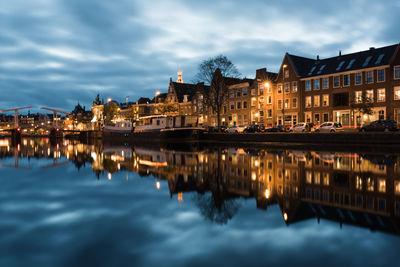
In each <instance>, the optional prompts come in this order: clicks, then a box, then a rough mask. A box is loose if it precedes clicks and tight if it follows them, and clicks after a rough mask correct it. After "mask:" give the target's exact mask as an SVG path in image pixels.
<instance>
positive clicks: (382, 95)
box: [377, 88, 386, 102]
mask: <svg viewBox="0 0 400 267" xmlns="http://www.w3.org/2000/svg"><path fill="white" fill-rule="evenodd" d="M385 101H386V90H385V89H384V88H383V89H378V98H377V102H385Z"/></svg>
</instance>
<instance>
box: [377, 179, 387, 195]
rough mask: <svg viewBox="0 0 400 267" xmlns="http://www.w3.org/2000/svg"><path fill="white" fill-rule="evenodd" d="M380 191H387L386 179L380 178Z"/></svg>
mask: <svg viewBox="0 0 400 267" xmlns="http://www.w3.org/2000/svg"><path fill="white" fill-rule="evenodd" d="M378 191H379V192H380V193H386V180H385V179H378Z"/></svg>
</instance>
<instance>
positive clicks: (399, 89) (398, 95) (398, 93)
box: [394, 86, 400, 100]
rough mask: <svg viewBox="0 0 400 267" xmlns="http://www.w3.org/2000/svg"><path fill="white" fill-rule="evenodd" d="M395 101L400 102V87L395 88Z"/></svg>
mask: <svg viewBox="0 0 400 267" xmlns="http://www.w3.org/2000/svg"><path fill="white" fill-rule="evenodd" d="M394 100H400V86H398V87H395V88H394Z"/></svg>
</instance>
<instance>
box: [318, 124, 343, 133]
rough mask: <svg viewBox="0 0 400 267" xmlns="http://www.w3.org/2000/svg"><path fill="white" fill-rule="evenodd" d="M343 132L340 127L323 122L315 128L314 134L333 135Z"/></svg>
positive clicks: (339, 125)
mask: <svg viewBox="0 0 400 267" xmlns="http://www.w3.org/2000/svg"><path fill="white" fill-rule="evenodd" d="M341 131H343V128H342V125H341V124H340V123H336V122H324V123H323V124H321V125H319V126H318V127H317V128H315V132H316V133H334V132H341Z"/></svg>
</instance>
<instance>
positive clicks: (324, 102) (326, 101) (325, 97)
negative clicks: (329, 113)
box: [322, 94, 329, 107]
mask: <svg viewBox="0 0 400 267" xmlns="http://www.w3.org/2000/svg"><path fill="white" fill-rule="evenodd" d="M322 106H323V107H328V106H329V95H328V94H325V95H322Z"/></svg>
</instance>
